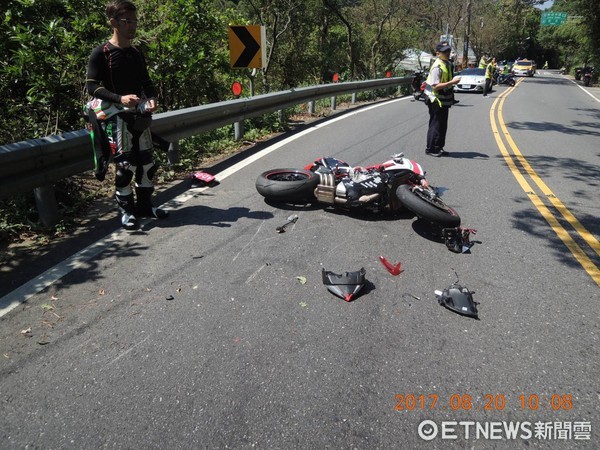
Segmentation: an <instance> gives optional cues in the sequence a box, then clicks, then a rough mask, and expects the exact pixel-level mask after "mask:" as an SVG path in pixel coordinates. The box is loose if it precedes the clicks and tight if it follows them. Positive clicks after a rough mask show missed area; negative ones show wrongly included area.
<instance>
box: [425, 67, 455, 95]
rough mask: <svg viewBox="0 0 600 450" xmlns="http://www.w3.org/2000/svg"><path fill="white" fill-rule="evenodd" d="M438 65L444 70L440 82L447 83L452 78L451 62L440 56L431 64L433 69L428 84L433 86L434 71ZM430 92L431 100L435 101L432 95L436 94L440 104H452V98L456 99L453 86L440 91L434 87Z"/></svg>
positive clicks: (430, 71)
mask: <svg viewBox="0 0 600 450" xmlns="http://www.w3.org/2000/svg"><path fill="white" fill-rule="evenodd" d="M438 67H439V68H440V69H441V70H442V74H441V76H440V83H447V82H448V81H450V80H452V68H451V66H450V62H445V61H443V60H441V59H440V58H438V59H436V60H435V62H434V63H433V65H432V66H431V69H430V70H429V76H428V77H427V84H428V85H429V86H431V83H432V81H433V76H432V73H433V71H434V70H435V69H437V68H438ZM429 94H430V95H429V97H430V100H432V101H433V99H432V98H431V96H432V95H433V96H435V97H436V100H437V102H438V103H439V104H440V106H452V99H454V93H453V91H452V86H450V87H448V88H445V89H440V90H439V91H436V90H433V89H432V92H431V93H429Z"/></svg>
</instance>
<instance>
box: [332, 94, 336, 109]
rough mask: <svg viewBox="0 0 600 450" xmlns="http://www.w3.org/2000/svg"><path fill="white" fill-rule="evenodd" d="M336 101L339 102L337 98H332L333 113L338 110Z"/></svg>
mask: <svg viewBox="0 0 600 450" xmlns="http://www.w3.org/2000/svg"><path fill="white" fill-rule="evenodd" d="M336 101H337V98H336V97H331V110H332V111H335V108H336V106H337V105H336Z"/></svg>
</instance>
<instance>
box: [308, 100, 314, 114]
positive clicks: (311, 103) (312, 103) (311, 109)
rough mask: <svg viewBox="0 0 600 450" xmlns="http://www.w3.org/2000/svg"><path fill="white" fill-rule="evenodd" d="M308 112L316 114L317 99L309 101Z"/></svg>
mask: <svg viewBox="0 0 600 450" xmlns="http://www.w3.org/2000/svg"><path fill="white" fill-rule="evenodd" d="M308 113H309V114H310V115H311V116H314V115H315V101H314V100H311V101H310V102H308Z"/></svg>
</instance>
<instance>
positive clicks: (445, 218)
mask: <svg viewBox="0 0 600 450" xmlns="http://www.w3.org/2000/svg"><path fill="white" fill-rule="evenodd" d="M396 196H397V197H398V200H400V203H402V205H404V206H405V207H406V208H407V209H409V210H411V211H412V212H414V213H415V214H416V215H417V216H418V217H420V218H421V219H425V220H427V221H429V222H432V223H435V224H437V225H440V226H442V227H444V228H454V227H458V226H460V217H459V216H458V213H457V212H456V211H454V210H453V209H452V208H450V207H449V206H448V205H446V204H445V203H444V202H443V201H442V200H441V199H440V198H439V197H437V196H436V197H435V198H431V197H429V196H428V195H426V194H425V193H423V192H421V191H420V190H419V189H415V190H411V189H410V186H408V185H406V184H403V185H401V186H399V187H398V189H396Z"/></svg>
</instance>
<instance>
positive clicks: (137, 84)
mask: <svg viewBox="0 0 600 450" xmlns="http://www.w3.org/2000/svg"><path fill="white" fill-rule="evenodd" d="M106 15H107V17H108V20H109V22H110V26H111V28H112V32H113V34H112V37H111V38H110V40H109V41H108V42H105V43H103V44H102V45H99V46H98V47H96V48H94V49H93V51H92V53H91V55H90V58H89V63H88V67H87V76H86V88H87V91H88V93H89V94H90V96H92V100H91V101H90V103H88V105H87V111H88V113H89V115H90V116H91V117H92V120H90V122H91V123H92V126H94V125H95V127H94V128H95V129H94V131H95V133H96V134H100V135H102V136H101V139H99V140H96V141H95V140H94V139H95V138H94V135H92V141H93V142H94V146H95V147H96V146H102V147H104V151H102V152H99V151H98V149H97V148H94V151H95V153H96V155H98V154H104V157H100V158H98V157H96V177H97V178H98V179H100V180H102V179H104V174H105V173H106V166H107V164H108V160H109V159H110V157H111V156H112V158H113V160H114V163H115V168H116V176H115V188H116V194H115V197H116V200H117V204H118V206H119V210H120V212H121V223H122V225H123V227H124V228H125V229H128V230H134V229H136V228H137V227H138V218H139V217H155V218H164V217H167V215H168V213H167V212H166V211H164V210H162V209H158V208H155V207H153V206H152V193H153V192H154V186H153V183H152V178H153V177H154V174H155V173H156V169H157V166H156V165H155V163H154V160H153V156H152V135H151V133H150V128H149V124H150V120H151V116H150V113H151V112H153V111H155V110H156V107H157V104H156V99H155V97H156V90H155V88H154V86H153V84H152V81H151V80H150V76H149V75H148V68H147V66H146V61H145V59H144V55H143V54H142V53H141V51H140V50H139V49H137V48H136V47H134V46H133V45H132V44H131V42H132V40H133V39H134V38H135V34H136V27H137V16H136V7H135V5H134V4H133V3H132V2H130V1H126V0H125V1H124V0H114V1H112V2H111V3H110V4H109V5H108V6H107V7H106ZM107 148H108V149H110V154H106V153H107V151H106V149H107ZM98 159H100V161H98ZM132 180H133V181H134V182H135V197H136V202H135V201H134V194H133V189H132V187H131V182H132Z"/></svg>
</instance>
